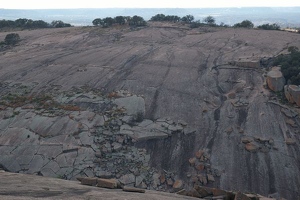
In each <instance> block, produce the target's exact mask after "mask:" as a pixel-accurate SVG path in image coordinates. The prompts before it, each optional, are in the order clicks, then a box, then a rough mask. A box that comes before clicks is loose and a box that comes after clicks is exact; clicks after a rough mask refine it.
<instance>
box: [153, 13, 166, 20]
mask: <svg viewBox="0 0 300 200" xmlns="http://www.w3.org/2000/svg"><path fill="white" fill-rule="evenodd" d="M165 18H166V16H165V15H164V14H157V15H155V16H153V17H151V19H150V21H165V20H166V19H165Z"/></svg>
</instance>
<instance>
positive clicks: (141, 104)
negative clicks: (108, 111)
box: [115, 95, 145, 121]
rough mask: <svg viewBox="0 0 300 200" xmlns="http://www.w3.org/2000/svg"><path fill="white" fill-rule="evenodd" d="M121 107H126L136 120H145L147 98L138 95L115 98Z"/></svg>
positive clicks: (127, 111)
mask: <svg viewBox="0 0 300 200" xmlns="http://www.w3.org/2000/svg"><path fill="white" fill-rule="evenodd" d="M115 104H117V106H118V107H119V108H125V109H126V113H127V114H128V115H130V116H132V117H133V118H134V119H135V120H136V121H143V119H144V116H145V100H144V99H143V98H142V97H138V96H136V95H133V96H130V97H124V98H118V99H116V100H115Z"/></svg>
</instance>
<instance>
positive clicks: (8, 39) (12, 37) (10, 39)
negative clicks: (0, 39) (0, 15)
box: [4, 33, 20, 45]
mask: <svg viewBox="0 0 300 200" xmlns="http://www.w3.org/2000/svg"><path fill="white" fill-rule="evenodd" d="M19 41H20V36H19V34H17V33H10V34H7V35H6V36H5V39H4V42H5V44H7V45H16V44H17V43H18V42H19Z"/></svg>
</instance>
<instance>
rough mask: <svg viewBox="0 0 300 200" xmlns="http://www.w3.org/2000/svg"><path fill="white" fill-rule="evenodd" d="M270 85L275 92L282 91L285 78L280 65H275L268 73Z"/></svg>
mask: <svg viewBox="0 0 300 200" xmlns="http://www.w3.org/2000/svg"><path fill="white" fill-rule="evenodd" d="M267 84H268V87H269V88H270V89H271V90H273V91H274V92H278V91H282V90H283V87H284V85H285V78H284V76H283V75H282V72H281V71H280V67H273V68H272V69H271V71H269V72H268V74H267Z"/></svg>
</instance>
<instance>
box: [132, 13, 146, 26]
mask: <svg viewBox="0 0 300 200" xmlns="http://www.w3.org/2000/svg"><path fill="white" fill-rule="evenodd" d="M129 25H134V26H145V25H146V21H145V20H144V18H143V17H140V16H137V15H134V16H133V17H132V18H131V19H130V21H129Z"/></svg>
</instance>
